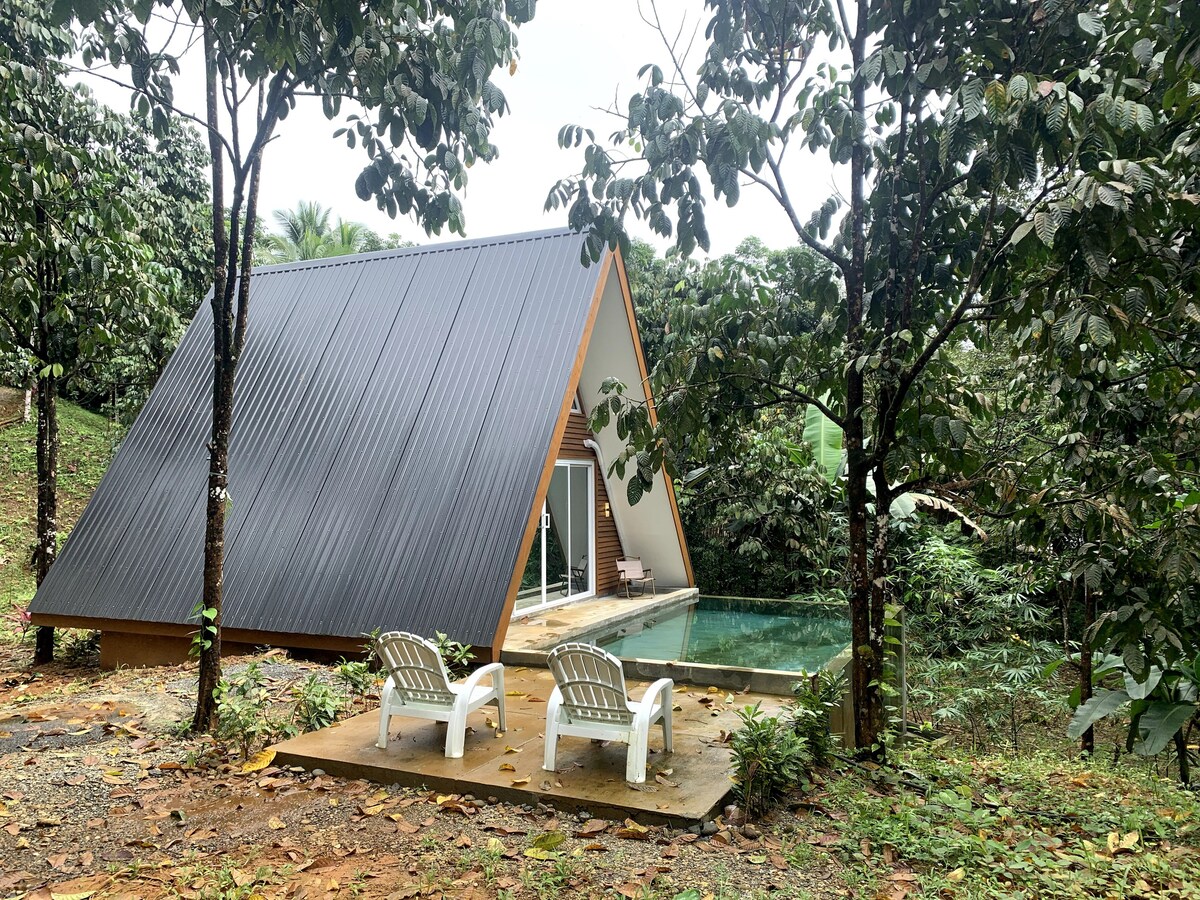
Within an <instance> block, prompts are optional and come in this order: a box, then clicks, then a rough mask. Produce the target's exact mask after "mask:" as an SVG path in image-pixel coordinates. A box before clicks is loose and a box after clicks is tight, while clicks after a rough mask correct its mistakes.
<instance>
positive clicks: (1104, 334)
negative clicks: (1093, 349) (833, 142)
mask: <svg viewBox="0 0 1200 900" xmlns="http://www.w3.org/2000/svg"><path fill="white" fill-rule="evenodd" d="M1087 327H1088V335H1089V336H1090V337H1091V339H1092V342H1093V343H1094V344H1095V345H1096V346H1097V347H1107V346H1108V345H1109V344H1111V343H1112V342H1113V334H1112V329H1111V328H1109V327H1108V321H1107V320H1106V319H1104V318H1103V317H1102V316H1089V317H1088V326H1087Z"/></svg>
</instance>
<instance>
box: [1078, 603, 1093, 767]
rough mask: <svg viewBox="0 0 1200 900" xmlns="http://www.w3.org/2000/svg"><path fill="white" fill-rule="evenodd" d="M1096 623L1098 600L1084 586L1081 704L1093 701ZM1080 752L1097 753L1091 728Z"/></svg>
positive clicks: (1083, 738) (1080, 668) (1083, 736)
mask: <svg viewBox="0 0 1200 900" xmlns="http://www.w3.org/2000/svg"><path fill="white" fill-rule="evenodd" d="M1095 621H1096V598H1095V597H1094V596H1092V592H1091V591H1089V590H1088V587H1087V584H1086V583H1084V585H1083V636H1082V637H1081V639H1080V641H1079V702H1080V703H1081V704H1082V703H1086V702H1087V701H1088V700H1091V699H1092V625H1093V624H1095ZM1079 752H1080V753H1082V754H1083V755H1084V756H1089V757H1090V756H1092V755H1093V754H1094V753H1095V752H1096V732H1095V730H1094V729H1092V728H1089V729H1088V730H1087V731H1085V732H1084V733H1083V735H1082V736H1081V737H1080V739H1079Z"/></svg>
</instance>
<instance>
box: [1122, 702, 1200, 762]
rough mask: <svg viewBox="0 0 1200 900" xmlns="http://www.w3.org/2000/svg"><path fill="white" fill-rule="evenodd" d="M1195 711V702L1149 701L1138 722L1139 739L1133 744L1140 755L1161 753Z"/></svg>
mask: <svg viewBox="0 0 1200 900" xmlns="http://www.w3.org/2000/svg"><path fill="white" fill-rule="evenodd" d="M1195 711H1196V704H1195V703H1151V704H1150V708H1149V709H1147V710H1146V711H1145V712H1144V713H1142V718H1141V721H1139V722H1138V732H1139V735H1140V737H1139V739H1138V741H1137V743H1135V744H1134V745H1133V749H1134V752H1135V753H1137V754H1139V755H1140V756H1154V755H1155V754H1157V753H1161V752H1162V750H1163V748H1164V747H1166V746H1167V744H1169V743H1170V742H1171V738H1173V737H1174V736H1175V732H1177V731H1179V729H1180V728H1182V727H1183V726H1184V725H1186V724H1187V722H1188V720H1189V719H1190V718H1191V717H1192V714H1193V713H1195Z"/></svg>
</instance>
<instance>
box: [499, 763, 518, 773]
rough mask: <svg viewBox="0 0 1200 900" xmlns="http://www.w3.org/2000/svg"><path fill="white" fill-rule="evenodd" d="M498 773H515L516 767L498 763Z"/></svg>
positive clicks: (510, 764)
mask: <svg viewBox="0 0 1200 900" xmlns="http://www.w3.org/2000/svg"><path fill="white" fill-rule="evenodd" d="M500 771H501V772H515V771H517V767H516V766H514V765H513V764H512V763H500Z"/></svg>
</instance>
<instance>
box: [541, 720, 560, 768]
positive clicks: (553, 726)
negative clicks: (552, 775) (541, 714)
mask: <svg viewBox="0 0 1200 900" xmlns="http://www.w3.org/2000/svg"><path fill="white" fill-rule="evenodd" d="M543 743H544V744H545V745H546V751H545V753H544V754H543V755H542V768H543V769H545V770H546V771H547V772H553V771H554V769H555V765H556V763H557V760H558V716H557V715H553V716H549V717H547V719H546V737H545V739H544V741H543Z"/></svg>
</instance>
